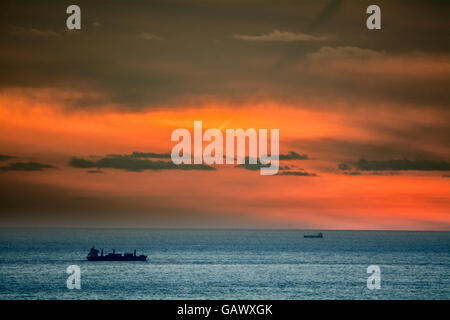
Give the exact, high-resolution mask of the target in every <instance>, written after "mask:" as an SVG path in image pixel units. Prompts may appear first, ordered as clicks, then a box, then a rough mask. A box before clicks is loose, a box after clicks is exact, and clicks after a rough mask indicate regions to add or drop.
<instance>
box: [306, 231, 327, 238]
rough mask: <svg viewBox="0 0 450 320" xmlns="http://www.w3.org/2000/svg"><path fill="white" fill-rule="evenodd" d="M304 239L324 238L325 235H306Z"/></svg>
mask: <svg viewBox="0 0 450 320" xmlns="http://www.w3.org/2000/svg"><path fill="white" fill-rule="evenodd" d="M303 238H323V233H322V232H319V233H318V234H305V235H303Z"/></svg>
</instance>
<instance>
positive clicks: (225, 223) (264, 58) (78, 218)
mask: <svg viewBox="0 0 450 320" xmlns="http://www.w3.org/2000/svg"><path fill="white" fill-rule="evenodd" d="M91 5H92V10H93V11H95V10H99V9H98V8H96V7H95V5H94V4H91ZM342 6H344V7H345V6H346V4H345V2H344V3H343V4H342ZM361 7H364V4H361ZM349 8H350V7H349ZM10 10H11V12H10V15H11V16H14V17H15V19H16V20H15V22H14V23H13V22H12V21H9V20H8V19H12V18H6V19H5V20H4V21H2V23H3V24H4V28H2V33H4V35H3V36H2V38H5V39H6V41H4V42H3V43H2V44H1V47H2V50H0V51H1V53H0V61H1V64H2V67H3V68H2V69H3V70H5V71H4V74H3V75H2V80H1V83H0V84H1V87H0V127H1V130H0V132H1V135H0V169H1V170H0V179H1V180H0V181H1V184H0V188H1V198H2V199H1V203H2V204H1V207H2V209H1V212H2V215H1V218H0V223H1V224H3V225H5V226H9V225H25V226H30V225H42V226H47V225H63V226H65V225H70V226H85V225H107V226H133V227H144V226H145V227H212V228H228V227H230V228H304V229H368V230H380V229H382V230H450V197H449V195H450V179H449V177H450V162H449V160H450V148H449V146H450V145H449V143H450V140H449V137H450V125H449V119H450V109H449V103H450V96H449V90H448V88H449V84H450V54H449V53H448V44H447V45H443V44H442V40H441V39H442V38H440V37H439V35H434V36H433V37H431V36H429V34H431V33H432V31H433V32H434V31H436V30H437V29H439V28H441V29H443V30H448V26H447V27H445V28H444V27H442V25H439V22H438V20H430V21H428V22H427V21H422V22H421V23H424V24H426V27H425V28H423V29H424V30H428V32H429V33H427V32H425V31H422V32H419V33H417V34H416V36H417V38H416V39H410V38H408V37H405V36H404V35H405V34H406V30H408V28H407V27H405V23H407V22H405V21H403V22H402V21H397V20H395V19H394V18H393V17H390V16H387V17H386V21H387V22H386V23H391V26H392V30H393V31H392V32H391V33H390V34H386V33H382V32H379V33H377V34H370V33H369V32H368V31H366V30H362V31H361V30H360V28H359V27H355V25H353V24H352V23H350V22H349V21H350V20H349V19H348V16H349V15H352V14H353V12H354V11H353V9H348V10H341V11H336V12H335V13H333V15H331V13H330V15H327V16H326V17H325V16H324V15H323V14H322V15H321V8H320V6H316V5H313V4H309V5H306V6H305V7H303V8H302V10H299V12H298V13H299V15H300V16H303V17H304V19H299V18H295V19H294V18H292V17H291V15H290V14H289V12H290V10H291V9H290V8H284V7H283V8H281V9H280V11H279V12H278V13H277V14H278V15H279V16H276V15H275V16H274V17H273V20H271V21H269V22H267V24H265V22H264V21H263V20H261V21H259V20H258V21H256V20H255V21H253V22H249V21H247V20H246V19H243V20H242V21H241V20H239V21H235V23H231V22H221V23H217V22H215V20H214V19H212V16H211V15H213V13H207V12H204V13H203V12H196V13H195V14H194V16H192V17H190V18H189V17H179V26H178V29H176V28H175V27H174V26H173V25H172V26H171V27H165V24H164V22H163V20H164V19H160V20H158V19H156V20H155V19H153V20H151V19H146V18H145V17H139V15H138V17H137V18H136V19H135V20H133V21H129V19H126V18H125V17H126V15H121V14H120V13H121V12H119V11H120V10H116V11H114V10H112V11H111V12H110V15H111V16H108V18H105V23H104V24H102V25H101V26H100V27H99V26H97V24H94V22H95V21H89V23H88V24H87V27H86V31H85V32H84V31H83V32H79V33H75V32H74V33H69V32H66V31H63V30H59V29H57V27H55V26H54V25H52V23H53V22H52V21H47V22H46V23H47V25H46V27H45V28H44V29H45V30H54V34H56V35H57V36H56V35H54V34H53V33H50V32H47V33H43V32H41V33H38V32H36V31H32V30H35V29H33V26H31V25H30V26H28V25H26V17H23V16H21V15H20V14H19V13H17V12H18V11H17V12H16V11H15V10H14V8H10ZM127 10H129V11H133V10H136V9H133V8H128V9H127ZM155 10H156V9H155ZM158 10H160V11H158V12H159V13H160V14H161V15H162V16H165V14H167V12H165V9H164V7H162V8H160V9H158ZM230 10H231V9H230ZM356 10H357V9H355V11H356ZM358 10H359V9H358ZM392 10H394V11H395V10H397V11H401V8H398V7H395V6H394V5H393V8H392ZM417 10H419V11H420V10H421V9H420V8H417ZM427 10H428V9H427ZM429 10H430V11H431V12H432V14H434V15H435V16H440V15H441V14H442V13H440V12H439V11H436V12H435V11H432V9H429ZM133 12H134V11H133ZM243 14H244V13H243ZM327 14H328V13H327ZM307 17H310V18H307ZM311 17H317V21H311V19H312V18H311ZM324 17H325V18H324ZM175 18H176V17H173V18H171V19H175ZM20 19H22V20H23V22H22V24H23V27H22V26H21V29H17V27H16V28H15V29H11V25H18V24H19V23H21V22H20V21H21V20H20ZM42 19H43V20H45V14H44V18H42ZM236 19H237V18H236ZM308 19H309V20H308ZM327 19H328V20H327ZM333 19H334V20H333ZM336 20H338V21H341V23H338V25H339V28H336ZM196 21H200V22H198V23H200V24H201V25H202V28H199V27H198V25H197V24H196ZM331 21H333V22H334V24H333V26H334V27H332V26H331V24H330V23H331ZM125 23H128V24H127V27H125V26H124V25H125ZM252 23H253V24H252ZM427 23H428V24H427ZM94 25H95V26H94ZM106 26H109V27H106ZM277 28H279V29H281V30H287V31H286V32H287V33H286V34H287V35H290V34H292V35H293V36H292V37H291V38H289V37H287V38H283V39H277V38H273V39H268V40H267V39H266V38H267V37H269V36H265V37H262V36H261V35H263V34H265V35H267V34H269V35H270V34H271V33H270V32H271V31H272V30H275V29H277ZM11 30H13V31H14V32H13V31H11ZM18 30H20V32H19V31H18ZM27 30H28V31H27ZM277 30H278V29H277ZM439 30H440V29H439ZM144 31H145V32H146V33H145V34H147V33H148V34H154V35H156V37H150V36H146V37H143V36H142V34H143V33H142V32H144ZM441 32H443V31H441ZM273 34H274V36H273V37H276V35H277V33H273ZM298 34H311V35H314V36H316V38H317V39H319V40H314V41H310V40H298V39H309V38H308V37H299V36H298ZM433 34H435V33H433ZM43 35H45V36H43ZM139 35H140V36H139ZM242 35H249V36H242ZM250 35H251V36H250ZM295 35H297V36H295ZM258 37H259V38H258ZM394 38H395V39H399V40H396V41H393V40H392V39H394ZM447 38H448V35H447ZM255 39H257V40H255ZM413 40H414V41H413ZM74 48H77V50H79V51H78V52H77V53H75V52H74V51H75V50H72V49H74ZM2 73H3V72H2ZM196 120H200V121H202V123H203V130H206V129H208V128H218V129H219V130H221V131H222V132H223V133H224V132H225V130H226V129H236V128H242V129H244V130H246V129H249V128H254V129H256V130H258V129H279V132H280V141H279V143H280V151H279V154H280V170H279V172H278V174H277V175H274V176H262V175H260V173H259V170H255V168H252V167H251V166H238V165H237V164H236V165H212V166H211V167H206V169H207V170H204V169H200V168H196V169H192V170H180V169H178V168H173V167H172V166H170V165H168V167H167V169H160V168H157V169H154V168H153V167H152V166H153V165H154V164H155V163H156V162H158V161H164V162H167V163H170V162H171V159H170V152H171V150H172V148H173V147H174V145H175V143H174V142H172V141H171V139H170V137H171V133H172V132H173V131H174V130H175V129H178V128H185V129H188V130H189V131H191V132H192V130H193V124H194V121H196ZM205 145H206V144H204V145H203V147H205ZM137 153H140V155H139V154H137ZM104 163H108V164H107V165H106V164H104ZM137 164H139V165H144V166H145V167H144V169H142V167H136V165H137Z"/></svg>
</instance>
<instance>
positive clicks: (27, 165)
mask: <svg viewBox="0 0 450 320" xmlns="http://www.w3.org/2000/svg"><path fill="white" fill-rule="evenodd" d="M44 169H56V167H54V166H52V165H49V164H45V163H39V162H33V161H29V162H12V163H9V164H8V165H7V166H4V167H0V170H3V171H42V170H44Z"/></svg>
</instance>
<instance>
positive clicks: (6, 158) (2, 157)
mask: <svg viewBox="0 0 450 320" xmlns="http://www.w3.org/2000/svg"><path fill="white" fill-rule="evenodd" d="M14 158H15V157H13V156H8V155H6V154H0V161H7V160H11V159H14Z"/></svg>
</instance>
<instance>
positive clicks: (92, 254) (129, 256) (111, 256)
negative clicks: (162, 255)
mask: <svg viewBox="0 0 450 320" xmlns="http://www.w3.org/2000/svg"><path fill="white" fill-rule="evenodd" d="M98 252H99V251H98V250H97V249H95V248H94V247H92V248H91V250H90V251H89V253H88V255H87V257H86V258H87V259H88V260H89V261H145V260H147V256H144V255H143V254H141V255H140V256H137V255H136V250H134V253H125V254H123V255H122V254H120V253H116V250H114V249H113V252H112V253H108V254H107V255H103V249H102V252H101V254H100V255H99V254H98Z"/></svg>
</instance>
